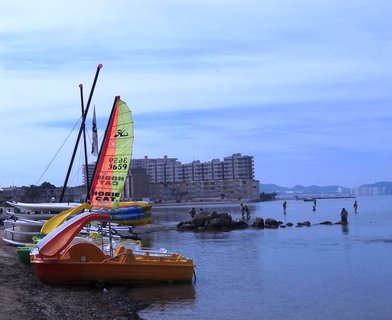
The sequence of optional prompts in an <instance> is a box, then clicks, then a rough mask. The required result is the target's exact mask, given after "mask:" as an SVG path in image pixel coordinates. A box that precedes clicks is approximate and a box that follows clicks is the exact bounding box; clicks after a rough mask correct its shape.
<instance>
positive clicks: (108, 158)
mask: <svg viewBox="0 0 392 320" xmlns="http://www.w3.org/2000/svg"><path fill="white" fill-rule="evenodd" d="M132 147H133V120H132V115H131V111H130V110H129V108H128V106H127V104H126V103H125V102H124V101H122V100H121V99H120V97H116V100H115V103H114V106H113V110H112V113H111V116H110V119H109V123H108V127H107V129H106V133H105V138H104V141H103V143H102V148H101V151H100V154H99V157H98V163H97V166H96V169H95V173H94V177H93V181H92V184H91V189H90V193H89V199H90V202H91V204H92V206H93V207H98V208H117V207H118V206H119V203H120V199H121V194H122V191H123V188H124V184H125V179H126V177H127V174H128V171H129V166H130V162H131V157H132Z"/></svg>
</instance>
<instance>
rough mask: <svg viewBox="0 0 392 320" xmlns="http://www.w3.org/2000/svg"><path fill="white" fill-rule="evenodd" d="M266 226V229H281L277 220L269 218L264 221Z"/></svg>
mask: <svg viewBox="0 0 392 320" xmlns="http://www.w3.org/2000/svg"><path fill="white" fill-rule="evenodd" d="M264 225H265V227H266V228H269V229H276V228H278V227H279V225H280V223H279V221H277V220H275V219H271V218H267V219H265V221H264Z"/></svg>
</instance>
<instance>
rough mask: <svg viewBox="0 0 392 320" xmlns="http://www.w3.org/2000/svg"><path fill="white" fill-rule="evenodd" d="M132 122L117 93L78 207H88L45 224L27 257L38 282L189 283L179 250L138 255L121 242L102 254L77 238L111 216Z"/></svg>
mask: <svg viewBox="0 0 392 320" xmlns="http://www.w3.org/2000/svg"><path fill="white" fill-rule="evenodd" d="M132 124H133V121H132V116H131V112H130V110H129V108H128V106H127V105H126V103H125V102H124V101H122V100H121V99H120V97H116V99H115V102H114V104H113V108H112V112H111V115H110V118H109V122H108V126H107V129H106V132H105V137H104V141H103V144H102V148H101V152H100V154H99V155H98V161H97V165H96V169H95V172H94V175H93V180H92V184H91V186H90V191H89V193H88V195H89V198H88V201H86V203H84V204H82V205H81V207H80V208H79V209H83V210H85V209H87V210H91V211H86V212H83V213H81V214H79V215H76V216H74V217H73V218H71V219H70V220H68V221H67V222H65V223H63V222H64V221H65V220H66V219H67V217H68V216H70V215H71V214H72V213H73V210H74V209H75V208H73V209H69V210H67V211H65V212H63V213H60V214H59V215H57V216H55V217H53V218H52V219H50V220H49V221H48V222H47V223H45V224H44V226H43V228H42V229H41V232H42V233H47V235H46V236H45V237H44V238H43V239H42V240H40V241H39V242H38V243H37V249H36V250H35V251H34V252H33V253H32V255H31V257H30V260H31V263H32V264H33V265H34V270H35V273H36V275H37V277H38V278H39V279H40V280H41V281H43V282H49V283H64V284H68V283H76V284H81V283H92V282H132V283H147V282H191V281H192V278H193V275H194V267H195V266H194V264H193V260H192V259H189V258H185V257H183V256H182V255H180V254H177V253H170V254H163V253H162V254H159V255H150V254H137V251H133V250H132V249H130V248H126V247H124V246H118V247H117V248H116V249H115V250H114V251H113V252H110V253H109V254H107V253H105V252H104V251H103V250H102V248H99V247H98V246H97V245H95V244H94V243H91V242H90V241H88V240H87V239H83V238H79V237H77V235H78V234H79V232H80V231H81V230H82V228H83V227H84V226H85V225H86V224H88V223H90V222H92V221H101V222H108V223H110V222H111V221H112V220H113V219H112V217H113V216H112V215H111V214H110V210H112V209H118V208H119V206H120V199H121V193H122V189H123V187H124V182H125V176H126V174H127V172H128V168H129V164H130V161H131V156H132V141H133V125H132ZM114 181H115V183H114ZM106 182H109V183H106ZM93 208H99V209H100V212H94V211H93V210H92V209H93ZM43 231H44V232H43Z"/></svg>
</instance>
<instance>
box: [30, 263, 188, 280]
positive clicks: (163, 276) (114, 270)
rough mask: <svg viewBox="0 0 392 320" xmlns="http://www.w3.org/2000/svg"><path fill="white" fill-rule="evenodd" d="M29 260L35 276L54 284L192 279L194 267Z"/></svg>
mask: <svg viewBox="0 0 392 320" xmlns="http://www.w3.org/2000/svg"><path fill="white" fill-rule="evenodd" d="M32 263H33V264H34V271H35V274H36V276H37V277H38V279H39V280H41V281H42V282H45V283H53V284H90V283H96V282H110V283H161V282H168V283H171V282H192V278H193V269H194V266H193V264H192V263H189V264H187V265H175V264H174V263H160V262H157V263H153V264H144V263H140V264H115V263H113V264H110V263H89V262H87V263H82V262H81V263H67V262H63V263H61V262H56V261H54V262H48V261H42V262H41V263H40V262H37V261H34V260H32Z"/></svg>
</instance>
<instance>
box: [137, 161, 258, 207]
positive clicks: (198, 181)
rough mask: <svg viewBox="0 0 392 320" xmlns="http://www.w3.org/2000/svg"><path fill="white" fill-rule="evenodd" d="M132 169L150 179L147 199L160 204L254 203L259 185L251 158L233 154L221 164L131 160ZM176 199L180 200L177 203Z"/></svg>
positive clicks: (212, 162) (215, 162)
mask: <svg viewBox="0 0 392 320" xmlns="http://www.w3.org/2000/svg"><path fill="white" fill-rule="evenodd" d="M132 168H135V169H136V168H144V169H146V171H147V174H149V175H150V182H151V197H152V198H153V199H162V200H183V199H195V198H212V197H214V198H230V199H241V198H246V199H251V200H258V199H259V197H260V190H259V181H257V180H255V179H254V162H253V157H252V156H246V155H241V154H240V153H235V154H233V155H231V156H228V157H225V158H224V159H223V161H221V160H219V159H213V160H211V161H207V162H201V161H199V160H197V161H193V162H191V163H187V164H181V162H179V161H178V159H177V158H169V157H167V156H164V157H163V158H157V159H150V158H148V157H144V158H143V159H134V160H132ZM179 198H180V199H179Z"/></svg>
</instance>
